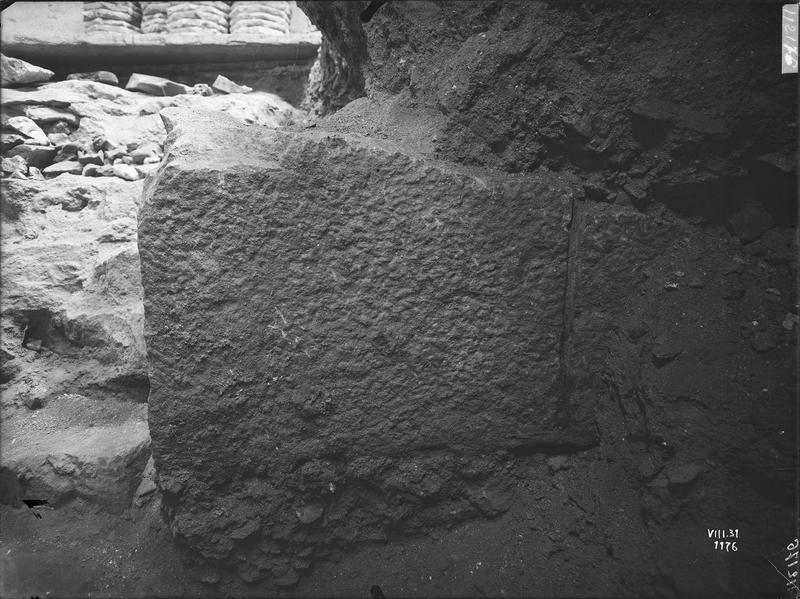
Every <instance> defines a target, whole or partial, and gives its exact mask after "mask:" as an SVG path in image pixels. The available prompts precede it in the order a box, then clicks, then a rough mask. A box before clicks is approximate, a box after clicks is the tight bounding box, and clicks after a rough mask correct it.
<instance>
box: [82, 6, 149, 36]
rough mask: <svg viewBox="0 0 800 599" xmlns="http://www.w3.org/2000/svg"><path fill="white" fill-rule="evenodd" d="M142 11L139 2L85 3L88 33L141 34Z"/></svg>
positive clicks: (85, 21) (84, 14)
mask: <svg viewBox="0 0 800 599" xmlns="http://www.w3.org/2000/svg"><path fill="white" fill-rule="evenodd" d="M141 21H142V11H141V9H140V8H139V3H138V2H84V3H83V22H84V27H85V30H86V33H128V32H130V33H139V24H140V23H141Z"/></svg>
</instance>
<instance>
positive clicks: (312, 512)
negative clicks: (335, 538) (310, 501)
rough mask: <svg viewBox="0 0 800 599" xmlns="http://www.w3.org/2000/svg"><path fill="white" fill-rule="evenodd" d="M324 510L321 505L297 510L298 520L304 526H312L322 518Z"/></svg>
mask: <svg viewBox="0 0 800 599" xmlns="http://www.w3.org/2000/svg"><path fill="white" fill-rule="evenodd" d="M323 511H324V510H323V508H322V506H321V505H307V506H305V507H302V508H300V509H295V514H297V519H298V520H300V522H302V523H303V524H311V523H312V522H316V521H317V520H319V519H320V518H322V513H323Z"/></svg>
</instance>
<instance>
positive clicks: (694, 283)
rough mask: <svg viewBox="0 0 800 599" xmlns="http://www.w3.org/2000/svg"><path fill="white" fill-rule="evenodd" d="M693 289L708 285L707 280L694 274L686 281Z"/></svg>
mask: <svg viewBox="0 0 800 599" xmlns="http://www.w3.org/2000/svg"><path fill="white" fill-rule="evenodd" d="M686 284H687V285H688V286H689V287H691V288H692V289H702V288H703V287H705V286H706V282H705V281H704V280H703V279H701V278H700V277H698V276H694V277H692V278H691V279H689V281H688V282H687V283H686Z"/></svg>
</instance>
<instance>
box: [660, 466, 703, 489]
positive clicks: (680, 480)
mask: <svg viewBox="0 0 800 599" xmlns="http://www.w3.org/2000/svg"><path fill="white" fill-rule="evenodd" d="M706 471H708V468H707V467H706V466H704V465H703V464H697V463H690V464H677V465H674V466H670V467H669V468H667V478H668V479H669V484H671V485H685V484H687V483H690V482H692V481H693V480H695V479H696V478H697V477H698V476H699V475H700V474H702V473H703V472H706Z"/></svg>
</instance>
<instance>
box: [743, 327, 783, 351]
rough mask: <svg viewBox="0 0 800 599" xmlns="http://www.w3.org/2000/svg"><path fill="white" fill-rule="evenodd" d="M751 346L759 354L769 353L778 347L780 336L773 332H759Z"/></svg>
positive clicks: (754, 336)
mask: <svg viewBox="0 0 800 599" xmlns="http://www.w3.org/2000/svg"><path fill="white" fill-rule="evenodd" d="M750 346H751V347H752V348H753V349H754V350H755V351H757V352H758V353H763V352H767V351H769V350H771V349H775V347H777V346H778V336H777V335H776V334H775V332H773V331H771V330H767V331H759V332H758V333H756V334H755V335H753V339H752V341H751V342H750Z"/></svg>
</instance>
